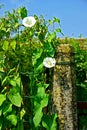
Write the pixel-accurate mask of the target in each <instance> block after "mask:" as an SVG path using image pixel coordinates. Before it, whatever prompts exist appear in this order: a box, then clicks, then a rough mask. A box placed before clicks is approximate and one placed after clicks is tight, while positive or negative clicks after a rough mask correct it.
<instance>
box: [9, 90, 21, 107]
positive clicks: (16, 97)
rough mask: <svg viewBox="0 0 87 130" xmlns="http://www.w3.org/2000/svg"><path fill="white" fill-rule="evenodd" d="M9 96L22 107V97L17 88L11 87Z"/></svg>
mask: <svg viewBox="0 0 87 130" xmlns="http://www.w3.org/2000/svg"><path fill="white" fill-rule="evenodd" d="M8 98H9V100H10V101H11V103H12V104H14V105H15V106H17V107H21V102H22V97H21V95H20V93H19V92H18V91H17V89H16V88H12V89H10V92H9V94H8Z"/></svg>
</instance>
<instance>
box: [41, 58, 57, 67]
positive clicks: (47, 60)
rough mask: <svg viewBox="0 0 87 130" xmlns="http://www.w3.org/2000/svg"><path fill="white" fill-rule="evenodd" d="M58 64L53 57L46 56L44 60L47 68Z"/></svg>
mask: <svg viewBox="0 0 87 130" xmlns="http://www.w3.org/2000/svg"><path fill="white" fill-rule="evenodd" d="M55 64H56V60H55V58H51V57H46V58H45V59H44V61H43V65H44V66H45V67H46V68H52V67H54V66H55Z"/></svg>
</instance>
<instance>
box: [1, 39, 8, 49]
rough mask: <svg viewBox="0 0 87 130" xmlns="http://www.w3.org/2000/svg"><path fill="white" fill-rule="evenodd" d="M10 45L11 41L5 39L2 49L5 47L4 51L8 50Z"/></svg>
mask: <svg viewBox="0 0 87 130" xmlns="http://www.w3.org/2000/svg"><path fill="white" fill-rule="evenodd" d="M8 47H9V42H8V41H4V42H3V46H2V49H3V50H4V51H7V50H8Z"/></svg>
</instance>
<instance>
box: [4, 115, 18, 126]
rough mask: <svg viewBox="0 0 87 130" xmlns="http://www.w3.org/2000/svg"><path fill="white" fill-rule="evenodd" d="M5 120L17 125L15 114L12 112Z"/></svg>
mask: <svg viewBox="0 0 87 130" xmlns="http://www.w3.org/2000/svg"><path fill="white" fill-rule="evenodd" d="M6 118H7V120H9V121H10V122H11V124H12V125H14V126H16V125H17V116H16V115H14V114H11V115H8V116H7V117H6Z"/></svg>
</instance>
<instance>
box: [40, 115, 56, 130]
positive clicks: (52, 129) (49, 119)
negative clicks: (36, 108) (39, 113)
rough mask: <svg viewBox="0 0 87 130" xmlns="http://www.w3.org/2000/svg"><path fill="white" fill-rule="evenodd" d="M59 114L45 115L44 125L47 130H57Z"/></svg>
mask: <svg viewBox="0 0 87 130" xmlns="http://www.w3.org/2000/svg"><path fill="white" fill-rule="evenodd" d="M56 119H57V114H53V115H44V117H43V121H42V125H43V127H44V128H46V130H57V122H56Z"/></svg>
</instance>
